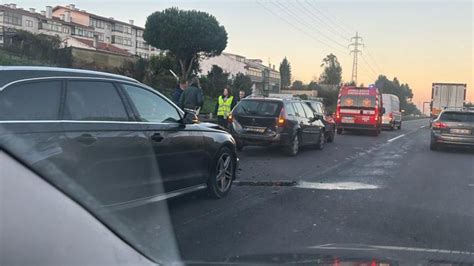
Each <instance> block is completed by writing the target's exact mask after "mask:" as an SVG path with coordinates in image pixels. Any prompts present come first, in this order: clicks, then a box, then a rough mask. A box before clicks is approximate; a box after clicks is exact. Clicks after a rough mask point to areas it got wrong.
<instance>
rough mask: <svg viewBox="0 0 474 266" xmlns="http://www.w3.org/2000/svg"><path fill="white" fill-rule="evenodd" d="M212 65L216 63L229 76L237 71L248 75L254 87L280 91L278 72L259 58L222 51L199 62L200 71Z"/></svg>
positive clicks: (203, 71)
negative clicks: (249, 57)
mask: <svg viewBox="0 0 474 266" xmlns="http://www.w3.org/2000/svg"><path fill="white" fill-rule="evenodd" d="M213 65H217V66H219V67H220V68H222V69H223V70H224V71H225V72H227V73H230V76H231V78H233V77H235V76H236V75H237V74H238V73H242V74H245V75H247V76H249V77H250V79H251V80H252V82H253V83H254V84H255V87H256V88H257V89H259V90H263V91H267V92H272V93H278V92H279V91H280V84H281V79H280V72H278V71H276V70H275V66H274V65H273V66H265V65H264V64H263V61H262V60H260V59H248V58H246V57H244V56H241V55H237V54H231V53H222V54H221V55H219V56H215V57H210V58H206V59H204V60H203V61H201V62H200V67H201V73H202V74H203V75H206V74H207V73H208V72H209V71H210V70H211V69H212V66H213Z"/></svg>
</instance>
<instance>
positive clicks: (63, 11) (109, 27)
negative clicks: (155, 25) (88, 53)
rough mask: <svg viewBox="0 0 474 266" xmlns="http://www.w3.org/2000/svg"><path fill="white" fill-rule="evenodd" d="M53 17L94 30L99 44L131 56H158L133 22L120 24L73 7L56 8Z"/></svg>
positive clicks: (141, 30)
mask: <svg viewBox="0 0 474 266" xmlns="http://www.w3.org/2000/svg"><path fill="white" fill-rule="evenodd" d="M53 16H56V17H61V16H63V17H64V18H65V20H66V21H71V22H74V23H77V24H81V25H83V26H86V27H91V28H93V29H94V32H95V34H96V35H97V38H98V41H99V42H104V43H108V44H113V45H114V46H117V47H119V48H121V49H124V50H127V51H128V52H129V53H130V54H132V55H138V56H141V57H143V58H149V57H150V56H151V55H153V54H158V53H159V50H157V49H156V48H154V47H151V46H150V45H148V44H147V43H146V42H145V40H144V39H143V31H144V30H145V29H144V28H142V27H139V26H136V25H134V21H133V20H129V21H128V22H122V21H118V20H116V19H114V18H113V17H108V18H107V17H103V16H99V15H96V14H92V13H89V12H87V11H85V10H80V9H78V8H77V7H76V6H75V5H73V4H70V5H67V6H56V7H55V8H53Z"/></svg>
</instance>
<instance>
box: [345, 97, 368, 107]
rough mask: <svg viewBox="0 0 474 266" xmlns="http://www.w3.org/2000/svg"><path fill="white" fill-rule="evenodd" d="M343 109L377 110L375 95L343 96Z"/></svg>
mask: <svg viewBox="0 0 474 266" xmlns="http://www.w3.org/2000/svg"><path fill="white" fill-rule="evenodd" d="M341 107H360V108H375V96H373V95H342V96H341Z"/></svg>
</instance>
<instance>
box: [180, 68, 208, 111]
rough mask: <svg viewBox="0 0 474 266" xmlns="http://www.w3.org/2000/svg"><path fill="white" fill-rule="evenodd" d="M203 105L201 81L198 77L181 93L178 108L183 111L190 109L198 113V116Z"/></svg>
mask: <svg viewBox="0 0 474 266" xmlns="http://www.w3.org/2000/svg"><path fill="white" fill-rule="evenodd" d="M203 103H204V101H203V96H202V90H201V86H200V84H199V79H198V78H197V77H196V78H193V79H191V81H190V82H189V87H187V88H186V90H184V91H183V93H181V96H180V97H179V104H178V106H179V107H180V108H181V109H183V110H184V109H189V110H193V111H196V114H198V113H199V110H200V109H201V108H202V105H203Z"/></svg>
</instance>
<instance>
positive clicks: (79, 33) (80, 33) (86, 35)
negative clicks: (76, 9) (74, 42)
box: [73, 27, 94, 38]
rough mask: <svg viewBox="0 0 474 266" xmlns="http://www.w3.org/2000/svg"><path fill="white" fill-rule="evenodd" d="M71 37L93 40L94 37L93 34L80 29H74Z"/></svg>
mask: <svg viewBox="0 0 474 266" xmlns="http://www.w3.org/2000/svg"><path fill="white" fill-rule="evenodd" d="M73 35H78V36H83V37H88V38H93V37H94V32H93V31H89V30H86V29H84V28H81V27H75V28H74V33H73Z"/></svg>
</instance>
